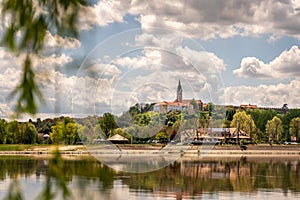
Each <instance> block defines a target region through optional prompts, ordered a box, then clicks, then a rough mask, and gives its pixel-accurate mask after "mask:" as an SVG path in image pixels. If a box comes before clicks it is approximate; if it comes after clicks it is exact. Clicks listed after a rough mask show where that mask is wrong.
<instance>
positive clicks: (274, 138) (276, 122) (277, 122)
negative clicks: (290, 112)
mask: <svg viewBox="0 0 300 200" xmlns="http://www.w3.org/2000/svg"><path fill="white" fill-rule="evenodd" d="M282 131H283V128H282V121H281V119H279V118H278V117H277V116H275V117H273V119H272V120H269V121H268V122H267V125H266V133H267V135H268V137H269V141H270V142H271V143H273V142H279V140H280V137H281V134H282Z"/></svg>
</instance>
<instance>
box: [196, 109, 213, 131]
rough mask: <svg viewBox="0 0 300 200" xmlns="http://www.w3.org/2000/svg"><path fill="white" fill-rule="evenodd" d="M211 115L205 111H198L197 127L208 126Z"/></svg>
mask: <svg viewBox="0 0 300 200" xmlns="http://www.w3.org/2000/svg"><path fill="white" fill-rule="evenodd" d="M210 119H211V117H210V116H209V113H207V112H200V113H199V120H198V127H199V128H204V129H205V128H208V127H209V124H210Z"/></svg>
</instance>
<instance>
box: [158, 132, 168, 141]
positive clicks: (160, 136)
mask: <svg viewBox="0 0 300 200" xmlns="http://www.w3.org/2000/svg"><path fill="white" fill-rule="evenodd" d="M155 139H156V140H158V141H159V142H168V140H169V137H168V135H167V134H166V133H165V132H159V133H157V134H156V135H155Z"/></svg>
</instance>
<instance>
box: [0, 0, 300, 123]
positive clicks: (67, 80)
mask: <svg viewBox="0 0 300 200" xmlns="http://www.w3.org/2000/svg"><path fill="white" fill-rule="evenodd" d="M90 2H91V4H90V6H89V7H86V8H82V9H81V11H80V12H79V20H78V28H79V29H80V37H79V38H78V39H74V38H60V37H58V36H55V35H51V34H50V33H48V34H47V40H46V44H45V48H44V52H43V53H41V55H39V56H37V57H36V58H35V62H34V68H35V71H36V73H37V81H38V83H39V85H40V88H41V90H42V91H43V94H44V99H45V102H44V103H43V104H41V105H40V110H39V113H40V115H58V114H62V113H69V114H74V115H81V114H83V115H86V114H101V113H103V112H107V111H110V112H113V113H116V114H118V113H122V112H123V111H125V110H126V109H128V107H129V106H131V105H133V104H135V103H136V102H158V101H163V100H167V101H172V100H174V99H175V97H176V95H175V92H176V88H177V83H178V80H181V83H182V87H183V96H184V99H192V98H195V99H201V100H202V101H204V102H213V103H216V104H230V105H240V104H249V103H250V104H256V105H258V106H262V107H281V106H282V105H283V104H284V103H287V104H288V106H289V107H290V108H294V107H300V101H299V99H300V49H299V46H300V42H299V40H300V1H298V0H264V1H261V0H251V1H249V0H226V1H225V0H224V1H223V0H222V1H221V0H200V1H199V0H194V1H193V0H190V1H182V0H178V1H176V0H172V1H146V0H145V1H144V0H122V1H121V0H120V1H113V0H107V1H106V0H104V1H96V0H95V1H90ZM2 24H4V26H5V23H2ZM0 35H1V34H0ZM23 59H24V55H19V56H15V55H12V54H11V53H10V52H7V51H6V50H5V49H4V48H1V49H0V60H1V61H0V63H1V65H0V80H1V82H0V94H1V96H0V116H2V117H3V116H7V115H9V114H10V113H12V110H13V106H14V104H15V101H14V100H8V99H7V96H8V94H9V93H10V92H11V91H12V90H13V88H14V87H15V86H16V84H17V83H18V81H19V80H20V75H21V70H20V69H21V63H22V61H23Z"/></svg>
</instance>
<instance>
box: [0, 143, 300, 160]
mask: <svg viewBox="0 0 300 200" xmlns="http://www.w3.org/2000/svg"><path fill="white" fill-rule="evenodd" d="M118 147H119V148H120V149H121V150H122V152H125V153H128V154H131V153H132V154H143V153H155V152H157V151H159V150H160V149H161V148H162V146H161V145H124V144H123V145H118ZM56 148H57V147H56V146H36V147H34V148H32V147H31V148H29V149H26V150H23V151H0V155H48V154H49V155H51V154H52V153H53V151H54V150H55V149H56ZM58 148H59V151H60V152H61V154H63V155H89V154H90V150H89V149H87V148H86V147H85V146H83V145H70V146H59V147H58ZM174 148H175V149H176V145H174ZM100 153H101V152H100ZM167 153H170V154H171V153H172V152H171V151H170V152H167ZM182 155H183V156H188V157H189V156H203V155H206V156H240V155H256V156H276V155H278V156H299V155H300V145H272V146H270V145H248V146H247V149H246V150H241V148H240V147H239V146H226V145H225V146H190V147H187V148H186V149H185V150H184V151H182Z"/></svg>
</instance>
